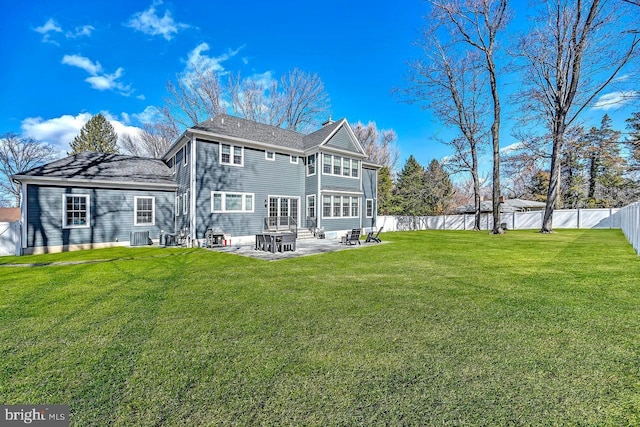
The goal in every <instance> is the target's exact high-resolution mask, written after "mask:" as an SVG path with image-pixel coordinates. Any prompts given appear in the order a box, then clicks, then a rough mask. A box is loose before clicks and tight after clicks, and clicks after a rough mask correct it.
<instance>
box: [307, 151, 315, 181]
mask: <svg viewBox="0 0 640 427" xmlns="http://www.w3.org/2000/svg"><path fill="white" fill-rule="evenodd" d="M311 156H315V157H314V159H315V160H314V163H313V165H314V166H315V167H314V168H313V173H309V157H311ZM306 167H307V176H314V175H315V174H316V173H318V154H317V153H316V154H311V155H309V156H307V164H306Z"/></svg>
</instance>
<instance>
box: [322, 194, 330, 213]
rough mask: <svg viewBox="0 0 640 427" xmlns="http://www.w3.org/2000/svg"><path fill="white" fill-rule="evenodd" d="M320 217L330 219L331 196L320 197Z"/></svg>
mask: <svg viewBox="0 0 640 427" xmlns="http://www.w3.org/2000/svg"><path fill="white" fill-rule="evenodd" d="M322 216H323V217H325V218H330V217H331V196H322Z"/></svg>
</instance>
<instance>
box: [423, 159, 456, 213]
mask: <svg viewBox="0 0 640 427" xmlns="http://www.w3.org/2000/svg"><path fill="white" fill-rule="evenodd" d="M424 179H425V190H426V194H427V204H428V210H429V212H428V214H429V215H443V214H446V213H449V211H450V209H451V203H452V202H453V194H454V189H453V183H452V182H451V178H449V174H448V173H447V172H446V171H445V170H444V168H443V167H442V165H441V164H440V162H439V161H437V160H436V159H433V160H431V163H429V166H427V169H426V171H425V174H424Z"/></svg>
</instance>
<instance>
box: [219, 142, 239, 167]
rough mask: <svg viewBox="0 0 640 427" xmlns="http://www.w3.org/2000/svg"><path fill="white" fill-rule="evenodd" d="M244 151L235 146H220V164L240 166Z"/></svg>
mask: <svg viewBox="0 0 640 427" xmlns="http://www.w3.org/2000/svg"><path fill="white" fill-rule="evenodd" d="M243 153H244V149H243V148H242V147H239V146H237V145H230V144H220V163H221V164H223V165H232V166H242V165H243V157H244V155H243Z"/></svg>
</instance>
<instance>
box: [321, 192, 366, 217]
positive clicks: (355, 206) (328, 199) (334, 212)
mask: <svg viewBox="0 0 640 427" xmlns="http://www.w3.org/2000/svg"><path fill="white" fill-rule="evenodd" d="M359 211H360V198H359V197H356V196H322V216H323V217H324V218H357V217H358V213H359Z"/></svg>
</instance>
